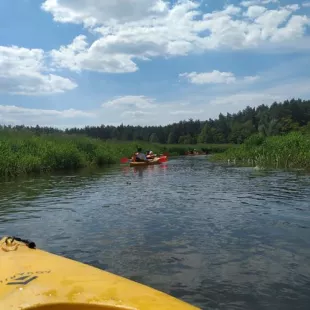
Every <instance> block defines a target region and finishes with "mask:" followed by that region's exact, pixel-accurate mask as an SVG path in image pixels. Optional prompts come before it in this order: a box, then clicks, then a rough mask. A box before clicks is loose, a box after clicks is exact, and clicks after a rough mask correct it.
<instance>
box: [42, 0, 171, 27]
mask: <svg viewBox="0 0 310 310" xmlns="http://www.w3.org/2000/svg"><path fill="white" fill-rule="evenodd" d="M42 9H43V10H45V11H46V12H50V13H51V14H53V16H54V20H55V21H57V22H62V23H68V22H69V23H83V24H85V25H86V26H93V25H95V24H104V23H108V22H112V23H113V22H114V21H121V22H128V21H136V20H139V19H142V18H144V17H145V16H158V15H161V14H163V13H164V12H166V11H167V3H166V2H164V1H162V0H114V1H111V0H99V1H98V0H46V1H45V2H44V3H43V4H42Z"/></svg>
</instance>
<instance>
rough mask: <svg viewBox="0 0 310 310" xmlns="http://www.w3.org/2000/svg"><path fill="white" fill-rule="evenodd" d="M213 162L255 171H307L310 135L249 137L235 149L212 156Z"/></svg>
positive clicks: (295, 133)
mask: <svg viewBox="0 0 310 310" xmlns="http://www.w3.org/2000/svg"><path fill="white" fill-rule="evenodd" d="M212 160H213V161H219V162H223V161H225V162H227V163H233V164H235V165H237V166H248V167H255V168H256V169H268V168H275V169H287V170H291V169H303V170H307V171H310V134H302V133H301V132H291V133H288V134H287V135H283V136H270V137H265V136H263V135H260V134H257V135H253V136H251V137H249V138H248V139H247V140H245V142H244V143H243V144H242V145H240V146H239V147H238V148H229V149H228V150H227V151H225V152H223V153H221V154H215V155H214V156H213V158H212Z"/></svg>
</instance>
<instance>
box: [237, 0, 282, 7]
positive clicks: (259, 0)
mask: <svg viewBox="0 0 310 310" xmlns="http://www.w3.org/2000/svg"><path fill="white" fill-rule="evenodd" d="M269 3H279V0H249V1H241V3H240V5H242V6H251V5H256V4H258V5H266V4H269Z"/></svg>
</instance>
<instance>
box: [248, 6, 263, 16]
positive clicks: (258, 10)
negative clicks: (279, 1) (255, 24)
mask: <svg viewBox="0 0 310 310" xmlns="http://www.w3.org/2000/svg"><path fill="white" fill-rule="evenodd" d="M266 11H267V9H266V8H265V7H263V6H259V5H253V6H249V7H248V10H247V11H246V12H245V13H244V15H245V16H248V17H250V18H257V17H259V16H261V15H262V14H263V13H265V12H266Z"/></svg>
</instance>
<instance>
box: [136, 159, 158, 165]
mask: <svg viewBox="0 0 310 310" xmlns="http://www.w3.org/2000/svg"><path fill="white" fill-rule="evenodd" d="M160 164H161V163H160V161H159V159H154V160H149V161H148V162H143V161H133V162H131V163H130V167H146V166H152V165H160Z"/></svg>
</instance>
